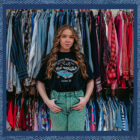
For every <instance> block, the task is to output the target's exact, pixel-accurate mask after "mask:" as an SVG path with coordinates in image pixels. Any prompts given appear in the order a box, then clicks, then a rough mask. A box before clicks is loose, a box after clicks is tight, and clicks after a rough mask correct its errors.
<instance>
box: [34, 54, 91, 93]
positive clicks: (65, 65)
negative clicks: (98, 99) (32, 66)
mask: <svg viewBox="0 0 140 140" xmlns="http://www.w3.org/2000/svg"><path fill="white" fill-rule="evenodd" d="M85 64H86V68H87V74H88V78H87V79H86V80H85V79H83V78H82V75H81V70H80V67H79V66H78V61H77V59H76V56H75V54H74V53H73V52H58V60H57V61H56V62H55V68H54V70H53V72H52V78H51V79H50V80H48V79H47V80H46V79H45V77H46V76H45V72H46V68H47V60H46V61H45V62H44V63H43V65H42V66H41V69H40V71H39V74H38V75H37V78H36V80H37V81H41V82H43V83H45V86H46V89H49V90H52V89H53V90H56V91H58V92H66V91H75V90H81V89H85V87H86V83H87V82H88V81H89V80H91V79H93V78H94V75H93V73H92V71H91V68H90V66H89V64H88V62H87V61H86V60H85Z"/></svg>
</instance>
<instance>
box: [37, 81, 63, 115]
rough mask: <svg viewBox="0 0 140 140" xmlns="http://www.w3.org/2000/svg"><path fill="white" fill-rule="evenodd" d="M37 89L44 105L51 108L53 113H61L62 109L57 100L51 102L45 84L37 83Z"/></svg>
mask: <svg viewBox="0 0 140 140" xmlns="http://www.w3.org/2000/svg"><path fill="white" fill-rule="evenodd" d="M37 89H38V92H39V94H40V96H41V97H42V99H43V101H44V103H45V104H46V105H47V106H48V107H49V108H50V110H51V111H53V112H54V113H58V112H60V111H61V107H59V106H57V105H56V104H55V99H53V100H50V99H49V98H48V96H47V93H46V89H45V84H44V83H42V82H40V81H37Z"/></svg>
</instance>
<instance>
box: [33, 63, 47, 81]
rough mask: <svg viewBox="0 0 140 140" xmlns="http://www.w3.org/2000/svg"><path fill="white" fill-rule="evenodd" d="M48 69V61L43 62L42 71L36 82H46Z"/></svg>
mask: <svg viewBox="0 0 140 140" xmlns="http://www.w3.org/2000/svg"><path fill="white" fill-rule="evenodd" d="M46 69H47V61H45V62H43V64H42V65H41V68H40V71H39V73H38V75H37V77H36V79H35V80H36V81H41V82H45V77H46V76H45V73H46Z"/></svg>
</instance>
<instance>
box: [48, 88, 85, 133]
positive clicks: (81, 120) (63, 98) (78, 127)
mask: <svg viewBox="0 0 140 140" xmlns="http://www.w3.org/2000/svg"><path fill="white" fill-rule="evenodd" d="M79 97H84V92H83V91H82V90H79V91H74V92H57V91H55V90H53V91H52V93H51V99H55V104H56V105H58V106H60V107H61V108H62V111H61V112H59V113H54V112H52V111H51V110H50V117H51V123H52V131H84V125H85V120H86V107H84V109H83V110H82V111H81V112H78V111H77V110H74V109H73V108H72V107H73V106H74V105H76V104H77V103H79V101H80V99H79Z"/></svg>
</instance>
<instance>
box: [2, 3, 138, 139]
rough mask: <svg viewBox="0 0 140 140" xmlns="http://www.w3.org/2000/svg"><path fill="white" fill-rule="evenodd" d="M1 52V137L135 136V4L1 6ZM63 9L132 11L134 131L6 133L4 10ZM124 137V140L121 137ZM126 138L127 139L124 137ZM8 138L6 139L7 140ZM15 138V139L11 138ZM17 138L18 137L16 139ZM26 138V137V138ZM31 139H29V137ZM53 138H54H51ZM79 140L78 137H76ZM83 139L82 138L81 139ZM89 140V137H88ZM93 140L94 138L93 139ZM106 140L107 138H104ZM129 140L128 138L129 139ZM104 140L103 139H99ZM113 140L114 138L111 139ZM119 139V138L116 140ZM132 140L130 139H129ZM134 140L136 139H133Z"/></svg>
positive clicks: (136, 83)
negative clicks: (133, 35) (133, 34)
mask: <svg viewBox="0 0 140 140" xmlns="http://www.w3.org/2000/svg"><path fill="white" fill-rule="evenodd" d="M2 6H3V50H0V54H2V55H3V130H2V136H3V137H6V138H8V137H7V136H10V137H9V138H12V136H97V138H99V137H98V136H108V138H109V136H121V138H123V139H125V138H126V139H128V136H137V135H138V133H137V126H138V125H137V124H138V122H137V117H136V116H138V115H137V113H138V110H137V94H138V90H137V85H138V82H137V81H138V79H137V77H138V66H137V53H138V46H137V31H138V30H137V21H138V18H137V5H136V4H131V5H130V4H113V6H112V3H111V4H106V5H103V4H101V5H100V4H98V5H97V4H96V5H95V4H90V5H89V4H84V5H83V4H65V6H64V5H63V4H57V5H56V4H47V5H44V4H40V5H33V4H28V5H25V4H20V5H18V4H11V5H8V4H3V5H2ZM64 7H65V9H74V8H75V9H77V8H83V9H84V8H85V9H134V14H135V15H134V33H135V37H134V44H135V47H134V54H135V55H134V101H135V102H134V114H133V116H134V131H132V132H111V131H107V132H98V131H96V132H46V131H45V132H41V131H38V132H27V131H25V132H20V131H18V132H7V131H6V129H5V128H6V123H5V122H6V111H5V110H6V87H5V84H4V83H5V82H6V65H5V64H6V57H5V56H6V22H5V21H6V20H5V19H6V9H23V8H25V9H32V8H33V9H43V8H44V9H47V8H48V9H55V8H57V9H59V8H64ZM123 136H125V138H124V137H123ZM126 136H127V137H126ZM9 138H8V139H9ZM13 138H16V137H13ZM17 138H18V137H17ZM27 138H28V137H27ZM30 138H31V137H30ZM52 138H55V137H52ZM78 138H80V137H78ZM78 138H77V139H78ZM83 138H84V137H83ZM88 138H89V139H90V137H88ZM94 138H95V137H94ZM106 138H107V137H106ZM129 138H130V137H129ZM101 139H104V138H101ZM113 139H115V137H114V138H113ZM118 139H119V138H118ZM131 139H132V138H131ZM134 139H136V137H134Z"/></svg>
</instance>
